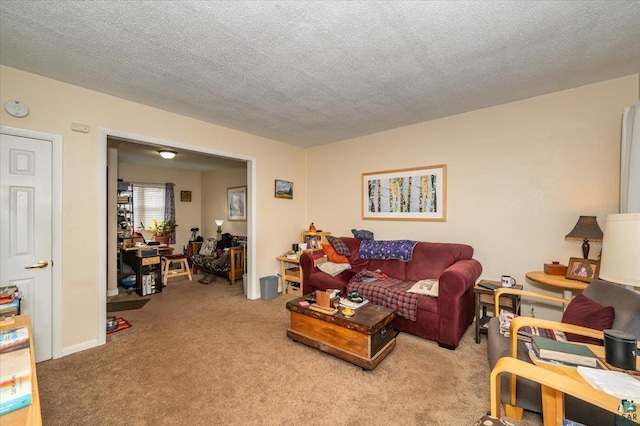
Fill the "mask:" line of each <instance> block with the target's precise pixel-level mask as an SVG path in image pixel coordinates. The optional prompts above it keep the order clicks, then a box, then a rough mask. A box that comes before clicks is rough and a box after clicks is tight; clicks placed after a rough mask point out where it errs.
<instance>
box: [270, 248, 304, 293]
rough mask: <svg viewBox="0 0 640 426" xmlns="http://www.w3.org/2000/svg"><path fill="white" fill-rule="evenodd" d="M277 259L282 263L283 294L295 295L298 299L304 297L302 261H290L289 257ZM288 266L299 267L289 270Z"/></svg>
mask: <svg viewBox="0 0 640 426" xmlns="http://www.w3.org/2000/svg"><path fill="white" fill-rule="evenodd" d="M276 259H278V260H279V261H280V276H281V277H282V294H293V295H295V296H297V297H302V268H300V259H297V258H296V259H290V258H288V257H287V256H278V257H276ZM287 264H293V265H297V266H294V267H289V268H288V267H287Z"/></svg>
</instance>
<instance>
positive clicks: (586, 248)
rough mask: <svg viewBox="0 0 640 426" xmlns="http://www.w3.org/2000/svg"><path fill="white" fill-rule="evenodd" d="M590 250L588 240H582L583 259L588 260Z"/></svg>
mask: <svg viewBox="0 0 640 426" xmlns="http://www.w3.org/2000/svg"><path fill="white" fill-rule="evenodd" d="M590 248H591V246H590V245H589V240H587V239H586V238H585V239H584V241H583V242H582V257H583V258H585V259H588V258H589V249H590Z"/></svg>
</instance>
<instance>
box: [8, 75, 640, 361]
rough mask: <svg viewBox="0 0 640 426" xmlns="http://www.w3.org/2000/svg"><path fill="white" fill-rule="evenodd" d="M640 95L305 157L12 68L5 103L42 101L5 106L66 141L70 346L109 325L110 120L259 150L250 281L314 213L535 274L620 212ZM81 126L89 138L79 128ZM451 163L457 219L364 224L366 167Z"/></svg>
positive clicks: (352, 144)
mask: <svg viewBox="0 0 640 426" xmlns="http://www.w3.org/2000/svg"><path fill="white" fill-rule="evenodd" d="M638 93H639V87H638V76H637V75H634V76H630V77H625V78H620V79H617V80H612V81H607V82H603V83H599V84H594V85H590V86H586V87H582V88H578V89H574V90H569V91H564V92H559V93H554V94H550V95H546V96H541V97H537V98H533V99H528V100H524V101H521V102H515V103H511V104H506V105H501V106H498V107H494V108H487V109H484V110H480V111H475V112H470V113H467V114H461V115H457V116H452V117H448V118H444V119H440V120H434V121H431V122H425V123H421V124H417V125H414V126H408V127H404V128H400V129H396V130H392V131H388V132H384V133H379V134H376V135H372V136H367V137H363V138H357V139H353V140H348V141H343V142H339V143H335V144H330V145H326V146H322V147H317V148H313V149H309V150H306V151H305V150H302V149H300V148H296V147H293V146H291V145H287V144H283V143H280V142H277V141H273V140H269V139H265V138H260V137H257V136H253V135H249V134H246V133H242V132H238V131H234V130H231V129H227V128H223V127H220V126H215V125H212V124H208V123H204V122H201V121H198V120H194V119H191V118H188V117H184V116H180V115H177V114H172V113H169V112H166V111H162V110H159V109H155V108H152V107H148V106H145V105H141V104H137V103H134V102H129V101H126V100H123V99H119V98H115V97H112V96H108V95H104V94H101V93H98V92H95V91H91V90H86V89H83V88H81V87H77V86H72V85H68V84H65V83H61V82H58V81H55V80H51V79H47V78H43V77H40V76H37V75H34V74H29V73H25V72H22V71H19V70H15V69H12V68H8V67H4V66H0V102H1V103H2V104H4V103H5V102H6V101H8V100H10V99H17V100H20V101H22V102H24V103H26V104H27V105H28V106H29V108H30V114H29V115H28V116H27V117H25V118H22V119H18V118H14V117H11V116H9V115H8V114H7V113H6V112H5V111H4V110H2V111H1V112H0V124H2V125H5V126H10V127H16V128H23V129H28V130H35V131H41V132H47V133H54V134H59V135H62V136H63V145H64V146H63V151H64V152H63V201H62V203H63V216H64V218H63V220H64V223H63V235H64V240H63V256H62V257H63V259H62V261H63V284H62V285H63V292H62V293H63V294H62V304H63V318H62V332H63V342H62V344H63V347H65V348H69V347H74V346H82V345H83V344H86V342H90V341H94V340H96V339H97V330H98V325H99V324H98V319H97V315H96V312H97V310H98V306H97V305H98V301H99V300H100V299H99V296H98V294H97V293H98V292H97V289H98V288H99V285H98V282H97V280H98V269H99V268H98V253H100V251H101V250H104V247H102V246H100V244H99V243H98V240H99V238H98V237H99V234H100V231H99V230H98V229H97V227H96V223H97V221H98V219H99V217H100V212H99V211H98V210H99V209H98V207H99V201H100V200H99V199H98V194H100V193H101V191H104V189H103V188H99V187H98V172H99V170H100V168H102V166H103V165H100V164H98V156H99V152H98V132H99V128H100V127H103V128H108V129H115V130H118V131H122V132H130V133H133V134H138V135H147V136H149V137H152V138H158V139H160V140H165V141H171V142H177V143H181V144H186V145H188V146H196V147H197V146H201V147H205V148H212V149H217V150H221V151H225V152H228V153H229V154H238V155H246V156H252V157H255V159H256V176H255V177H256V182H257V187H256V188H255V197H256V203H255V204H256V205H255V208H256V210H257V212H258V213H257V215H256V235H255V236H253V238H252V241H251V243H253V244H255V247H256V251H257V253H256V259H255V262H256V267H257V273H256V274H255V276H254V277H253V283H252V284H255V283H256V282H257V279H258V278H259V277H261V276H265V275H271V274H274V273H275V272H276V271H277V270H278V269H277V263H276V261H275V259H274V257H275V255H277V254H279V253H281V252H283V251H284V250H286V249H287V248H288V247H290V244H291V243H292V242H296V241H299V239H300V232H301V231H303V230H304V229H305V228H307V227H308V225H309V222H311V221H313V222H315V224H316V226H317V227H318V228H321V229H323V230H325V231H331V232H332V233H333V234H334V235H350V231H349V230H350V229H351V228H366V229H370V230H372V231H374V232H375V233H376V238H378V239H395V238H412V239H417V240H424V241H451V242H463V243H468V244H471V245H472V246H473V247H474V248H475V250H476V258H477V259H478V260H480V262H481V263H482V264H483V266H484V272H483V277H485V278H497V277H498V276H499V275H500V274H503V273H507V274H511V275H513V276H515V277H516V279H517V280H518V282H523V281H524V274H525V273H526V272H527V271H530V270H538V269H542V265H543V264H544V263H545V262H549V261H551V260H554V259H556V260H560V261H562V262H563V263H566V262H567V260H568V259H569V257H571V256H579V255H580V244H579V243H572V242H565V241H564V235H565V234H566V233H568V232H569V231H570V230H571V228H572V227H573V225H574V223H575V221H576V220H577V217H578V216H579V215H581V214H592V215H597V216H598V218H599V222H600V224H601V225H602V223H603V222H602V221H603V217H604V215H605V214H607V213H611V212H615V211H617V206H618V169H619V165H618V157H619V143H620V121H621V115H622V109H623V108H624V107H625V106H629V105H632V104H633V102H634V101H635V100H636V99H637V98H638ZM72 122H78V123H83V124H87V125H89V126H90V129H91V131H90V133H89V134H83V133H76V132H72V131H71V128H70V127H71V123H72ZM365 147H366V149H365ZM441 163H444V164H447V165H448V197H447V201H448V219H447V222H444V223H435V222H386V221H362V220H361V216H360V215H361V213H360V212H361V205H360V197H361V193H360V180H361V173H362V172H370V171H380V170H389V169H397V168H405V167H416V166H423V165H432V164H441ZM274 179H283V180H288V181H291V182H293V183H294V198H293V199H292V200H286V199H280V198H275V197H274V196H273V191H274V187H273V186H274ZM203 189H206V188H203ZM306 193H309V194H312V196H310V197H309V200H308V202H307V197H306V196H305V194H306ZM251 219H252V218H251V217H249V220H251ZM225 223H226V222H225ZM204 226H205V224H204V223H203V227H204ZM207 226H209V225H207ZM203 227H201V228H203ZM185 228H187V226H185ZM185 228H182V229H181V230H184V229H185ZM78 247H82V248H83V249H82V250H78ZM598 250H599V246H595V245H594V248H592V257H595V256H597V252H598Z"/></svg>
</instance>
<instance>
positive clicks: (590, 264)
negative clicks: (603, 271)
mask: <svg viewBox="0 0 640 426" xmlns="http://www.w3.org/2000/svg"><path fill="white" fill-rule="evenodd" d="M599 275H600V260H596V259H583V258H581V257H572V258H570V259H569V265H568V266H567V274H566V276H565V277H566V278H567V279H570V280H577V281H582V282H585V283H590V282H591V281H593V280H597V279H598V276H599Z"/></svg>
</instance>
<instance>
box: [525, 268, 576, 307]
mask: <svg viewBox="0 0 640 426" xmlns="http://www.w3.org/2000/svg"><path fill="white" fill-rule="evenodd" d="M526 277H527V279H528V280H531V281H533V282H536V283H539V284H545V285H550V286H553V287H560V288H562V297H564V298H565V299H568V300H571V299H572V298H573V292H572V290H579V291H582V290H584V289H585V288H587V286H588V285H589V284H587V283H583V282H582V281H577V280H570V279H567V278H565V277H563V276H562V275H549V274H545V273H544V271H533V272H527V275H526Z"/></svg>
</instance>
